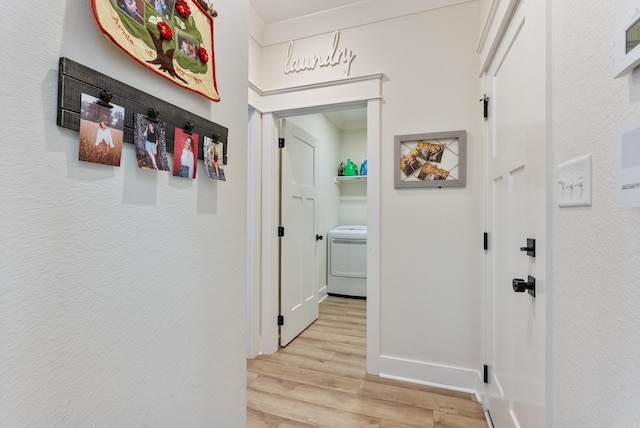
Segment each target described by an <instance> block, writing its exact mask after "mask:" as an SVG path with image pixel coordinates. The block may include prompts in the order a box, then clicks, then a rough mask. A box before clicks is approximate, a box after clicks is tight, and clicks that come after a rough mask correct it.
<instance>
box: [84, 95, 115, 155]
mask: <svg viewBox="0 0 640 428" xmlns="http://www.w3.org/2000/svg"><path fill="white" fill-rule="evenodd" d="M98 101H100V100H99V99H98V98H96V97H92V96H91V95H87V94H82V97H81V107H80V150H79V154H78V159H79V160H81V161H85V162H93V163H101V164H105V165H112V166H120V157H121V155H122V138H123V136H124V132H123V130H124V108H123V107H121V106H117V105H115V104H113V105H112V108H109V107H105V106H102V105H100V104H99V103H98Z"/></svg>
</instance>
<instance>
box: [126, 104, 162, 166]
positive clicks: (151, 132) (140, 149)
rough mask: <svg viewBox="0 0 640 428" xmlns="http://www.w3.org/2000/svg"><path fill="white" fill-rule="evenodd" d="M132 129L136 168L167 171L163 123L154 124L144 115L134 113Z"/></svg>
mask: <svg viewBox="0 0 640 428" xmlns="http://www.w3.org/2000/svg"><path fill="white" fill-rule="evenodd" d="M133 127H134V130H133V133H134V139H135V146H136V158H137V159H138V167H140V168H142V169H155V170H160V171H169V170H170V168H169V159H168V157H167V143H166V141H167V140H166V136H167V131H166V124H165V122H154V121H152V120H149V119H148V118H147V116H146V115H144V114H141V113H135V115H134V120H133Z"/></svg>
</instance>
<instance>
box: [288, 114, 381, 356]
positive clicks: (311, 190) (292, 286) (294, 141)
mask: <svg viewBox="0 0 640 428" xmlns="http://www.w3.org/2000/svg"><path fill="white" fill-rule="evenodd" d="M366 112H367V110H366V106H365V105H364V104H363V105H362V106H359V107H356V108H353V107H348V108H347V107H344V108H340V107H338V108H332V109H330V110H327V111H322V112H314V113H311V114H300V115H292V116H287V117H284V118H281V119H280V120H279V140H280V144H279V146H280V147H279V151H278V152H279V158H280V160H279V167H280V186H279V189H280V192H279V195H278V198H279V200H280V223H279V227H281V228H282V236H280V239H279V240H278V241H279V254H278V256H279V259H280V260H279V263H280V264H279V292H280V308H279V324H280V342H279V343H280V346H286V345H287V344H288V343H289V342H290V341H291V340H292V339H293V338H294V337H296V336H297V335H298V334H300V333H302V332H303V331H304V330H305V329H306V328H307V327H308V326H309V325H310V324H311V323H313V322H314V321H315V320H316V319H317V317H318V308H319V304H320V303H321V302H322V301H323V300H324V299H325V298H326V297H327V296H328V294H333V295H341V296H345V297H346V296H348V297H351V298H361V299H366V230H367V186H366V178H367V175H366V174H365V169H367V168H368V166H367V162H366V158H367V122H366V120H367V118H366V114H367V113H366ZM352 159H353V160H352ZM345 165H347V167H346V168H349V170H348V171H345V169H346V168H345ZM351 235H353V236H351ZM356 235H357V236H356Z"/></svg>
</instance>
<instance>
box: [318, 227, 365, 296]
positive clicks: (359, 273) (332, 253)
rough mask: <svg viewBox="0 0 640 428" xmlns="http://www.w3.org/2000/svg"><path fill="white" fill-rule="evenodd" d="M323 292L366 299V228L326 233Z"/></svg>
mask: <svg viewBox="0 0 640 428" xmlns="http://www.w3.org/2000/svg"><path fill="white" fill-rule="evenodd" d="M328 236H329V245H328V246H327V252H328V254H327V292H328V293H329V294H334V295H341V296H353V297H366V296H367V226H366V225H346V226H338V227H335V228H333V229H331V230H329V234H328Z"/></svg>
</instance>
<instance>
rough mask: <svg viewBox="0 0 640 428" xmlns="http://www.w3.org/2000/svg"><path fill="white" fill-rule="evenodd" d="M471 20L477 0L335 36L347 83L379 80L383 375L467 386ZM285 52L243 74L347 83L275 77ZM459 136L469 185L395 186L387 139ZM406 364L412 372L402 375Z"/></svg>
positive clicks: (473, 286) (473, 339)
mask: <svg viewBox="0 0 640 428" xmlns="http://www.w3.org/2000/svg"><path fill="white" fill-rule="evenodd" d="M478 13H479V10H478V6H477V4H476V2H469V3H464V4H460V5H457V6H452V7H447V8H441V9H437V10H434V11H431V12H426V13H419V14H415V15H410V16H406V17H403V18H397V19H392V20H386V21H381V22H378V23H375V24H370V25H364V26H360V27H355V28H350V29H344V30H341V32H340V43H339V47H340V48H348V49H350V50H352V51H353V52H354V53H355V54H356V59H355V60H354V61H353V63H352V67H351V73H350V76H366V75H371V74H376V73H384V76H385V77H384V79H383V87H382V93H383V100H382V102H383V103H382V123H381V135H382V146H381V147H380V154H381V158H382V160H383V166H382V169H381V175H382V181H381V206H382V211H381V213H379V214H380V217H381V237H380V239H381V258H382V261H381V266H380V275H381V296H380V319H381V325H380V332H381V337H380V345H381V355H380V356H381V357H382V358H383V360H384V361H383V364H382V365H381V366H380V367H381V370H382V371H384V372H385V373H387V374H392V375H397V376H403V375H406V374H407V373H409V372H410V373H411V375H412V376H414V377H416V378H418V380H425V381H433V380H434V377H433V376H432V372H431V371H430V369H432V368H434V369H436V370H437V368H440V364H444V365H447V366H448V367H452V370H453V371H456V370H458V369H460V370H461V371H462V372H464V376H466V378H465V379H466V380H465V382H463V383H465V386H470V385H471V383H472V382H473V379H472V378H473V377H474V376H477V374H476V373H474V372H475V371H477V370H478V369H479V367H480V361H479V349H480V348H479V342H480V339H481V338H480V337H479V333H480V330H479V327H478V326H479V324H480V306H479V304H478V301H479V298H480V287H479V281H478V276H479V273H480V261H481V259H480V258H479V257H478V251H479V249H481V246H482V239H481V233H480V232H479V231H481V226H480V221H479V217H478V207H479V206H481V192H482V182H481V175H480V172H481V171H480V167H481V159H482V158H481V156H482V149H481V147H480V144H481V141H482V140H481V135H479V132H478V130H479V124H480V122H481V120H480V119H479V117H480V116H479V115H480V114H481V110H480V104H479V103H478V99H479V98H480V95H481V94H480V93H479V82H478V78H477V77H478V75H477V73H478V69H479V65H478V58H477V55H476V54H475V46H476V42H477V37H478V34H479V22H480V19H479V17H478ZM453 23H455V25H454V24H453ZM332 36H333V35H332V34H331V33H330V34H323V35H319V36H316V37H312V38H309V39H303V40H299V41H296V42H295V52H299V55H308V54H313V53H322V52H325V51H327V50H328V49H329V48H330V44H331V39H332ZM287 48H288V44H287V43H282V44H277V45H273V46H269V47H266V48H264V49H263V52H262V55H261V57H260V58H261V64H260V67H259V69H260V78H259V79H258V78H257V77H255V76H253V75H250V81H252V82H256V81H259V82H260V85H261V87H260V89H262V90H272V89H280V88H287V87H295V86H299V85H304V84H311V83H315V82H323V81H328V80H336V79H342V78H344V77H345V76H344V74H343V73H344V68H343V67H334V68H322V69H317V70H314V71H311V72H301V73H298V74H295V73H292V74H284V59H285V56H286V51H287ZM296 55H298V54H297V53H296ZM253 69H254V67H252V68H251V70H253ZM458 129H466V130H467V132H468V171H467V173H468V180H467V181H468V184H467V187H466V188H463V189H448V190H441V189H429V190H421V189H403V190H401V191H400V190H396V189H395V188H394V187H393V173H394V165H393V158H394V153H393V137H394V135H398V134H411V133H421V132H435V131H446V130H458ZM445 326H446V328H444V327H445ZM407 366H410V367H411V368H412V370H409V371H407V370H405V369H404V368H406V367H407ZM422 368H424V369H425V370H424V371H422V372H421V371H420V370H421V369H422ZM415 369H417V370H415ZM406 377H411V376H406ZM439 380H440V381H442V379H439ZM458 386H460V385H458Z"/></svg>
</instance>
